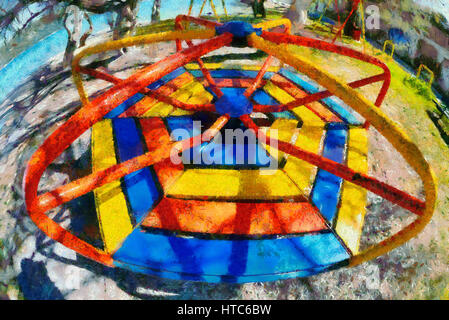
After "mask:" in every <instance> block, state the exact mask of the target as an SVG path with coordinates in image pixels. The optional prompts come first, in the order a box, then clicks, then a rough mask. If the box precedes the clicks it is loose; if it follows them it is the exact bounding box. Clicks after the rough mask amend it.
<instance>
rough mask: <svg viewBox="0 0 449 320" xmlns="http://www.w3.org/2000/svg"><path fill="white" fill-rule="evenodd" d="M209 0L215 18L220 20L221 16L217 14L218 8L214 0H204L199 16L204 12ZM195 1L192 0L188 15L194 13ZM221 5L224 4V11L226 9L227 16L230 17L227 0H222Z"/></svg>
mask: <svg viewBox="0 0 449 320" xmlns="http://www.w3.org/2000/svg"><path fill="white" fill-rule="evenodd" d="M207 1H209V4H210V7H211V9H212V11H213V12H214V15H215V18H216V19H217V21H220V16H219V15H218V14H217V10H216V9H215V4H214V0H203V4H202V5H201V9H200V12H199V13H198V17H200V16H201V14H202V13H203V10H204V6H205V5H206V2H207ZM193 3H194V0H190V5H189V12H188V13H187V15H188V16H191V15H192V8H193ZM221 5H222V6H223V11H224V14H225V17H228V11H227V10H226V4H225V0H221Z"/></svg>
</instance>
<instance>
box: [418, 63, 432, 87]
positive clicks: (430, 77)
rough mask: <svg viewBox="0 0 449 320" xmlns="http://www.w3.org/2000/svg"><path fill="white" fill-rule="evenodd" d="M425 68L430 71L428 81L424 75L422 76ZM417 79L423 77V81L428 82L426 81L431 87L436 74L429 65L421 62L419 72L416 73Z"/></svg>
mask: <svg viewBox="0 0 449 320" xmlns="http://www.w3.org/2000/svg"><path fill="white" fill-rule="evenodd" d="M423 70H425V71H426V72H427V73H428V75H429V77H428V80H427V81H426V79H424V78H423V77H421V74H422V71H423ZM416 79H421V80H422V81H424V82H426V83H427V84H428V85H429V87H431V86H432V83H433V80H434V79H435V74H434V72H433V71H432V70H431V69H430V68H429V67H427V66H426V65H425V64H420V65H419V68H418V72H417V73H416Z"/></svg>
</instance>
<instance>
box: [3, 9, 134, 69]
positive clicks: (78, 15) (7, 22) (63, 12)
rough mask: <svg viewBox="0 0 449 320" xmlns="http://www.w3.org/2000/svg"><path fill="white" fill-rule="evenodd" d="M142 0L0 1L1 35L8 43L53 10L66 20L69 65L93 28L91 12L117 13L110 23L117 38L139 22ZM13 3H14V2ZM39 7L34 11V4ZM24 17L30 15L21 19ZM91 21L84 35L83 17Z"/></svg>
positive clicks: (66, 53) (66, 55) (56, 14)
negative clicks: (137, 14)
mask: <svg viewBox="0 0 449 320" xmlns="http://www.w3.org/2000/svg"><path fill="white" fill-rule="evenodd" d="M138 2H139V0H121V1H117V0H65V1H58V0H13V1H6V2H3V3H0V36H1V37H3V40H4V42H5V44H6V42H8V41H9V40H10V39H11V38H14V37H15V36H16V35H18V34H20V33H21V32H23V30H25V29H26V28H27V27H28V26H29V25H31V24H32V23H33V22H34V21H36V20H37V19H40V18H41V17H42V16H43V15H44V13H49V12H51V13H52V14H54V15H55V16H56V17H57V19H60V20H61V21H62V22H63V25H64V28H65V29H66V30H67V38H68V41H67V47H66V52H65V55H64V65H69V64H70V62H71V59H72V58H73V52H74V51H75V50H76V49H77V48H79V47H82V46H84V45H85V43H86V40H87V38H88V37H89V36H90V34H91V33H92V31H93V26H92V22H91V20H90V17H89V14H91V13H94V14H104V13H114V12H115V13H116V19H115V21H113V22H111V23H110V26H111V28H112V30H113V38H114V39H118V38H120V37H122V36H123V35H125V34H128V33H130V32H131V31H132V30H133V29H134V27H135V26H136V22H137V21H136V20H137V16H136V9H137V5H138ZM11 3H13V4H11ZM32 6H33V8H36V7H37V8H38V9H37V10H34V11H31V9H30V8H31V7H32ZM23 17H27V18H26V20H25V21H22V19H23ZM84 19H86V20H87V21H88V23H89V30H88V31H87V32H86V33H84V34H83V35H81V27H82V23H83V20H84Z"/></svg>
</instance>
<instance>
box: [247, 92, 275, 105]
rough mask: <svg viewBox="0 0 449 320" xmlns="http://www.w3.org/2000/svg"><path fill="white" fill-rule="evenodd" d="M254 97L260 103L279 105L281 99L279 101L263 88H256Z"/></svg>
mask: <svg viewBox="0 0 449 320" xmlns="http://www.w3.org/2000/svg"><path fill="white" fill-rule="evenodd" d="M252 98H253V100H254V101H255V102H256V103H258V104H265V105H276V106H277V105H279V101H277V100H276V99H275V98H273V97H272V96H270V95H269V94H268V93H266V92H265V90H261V89H259V90H256V92H254V94H253V97H252Z"/></svg>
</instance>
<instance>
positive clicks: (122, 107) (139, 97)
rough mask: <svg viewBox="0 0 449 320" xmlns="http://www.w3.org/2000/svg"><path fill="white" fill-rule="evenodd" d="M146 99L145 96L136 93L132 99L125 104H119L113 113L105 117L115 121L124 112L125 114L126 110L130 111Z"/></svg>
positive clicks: (110, 112)
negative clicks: (129, 109)
mask: <svg viewBox="0 0 449 320" xmlns="http://www.w3.org/2000/svg"><path fill="white" fill-rule="evenodd" d="M143 97H144V95H143V94H141V93H136V94H135V95H133V96H132V97H131V98H128V99H127V100H125V102H122V103H121V104H119V105H118V106H117V107H115V108H114V109H112V110H111V111H109V113H108V114H107V115H105V116H104V117H105V118H106V119H113V118H116V117H118V116H119V115H121V114H122V113H123V112H125V111H126V110H128V108H130V107H132V106H133V105H135V104H136V103H137V102H139V101H140V100H142V99H143Z"/></svg>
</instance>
